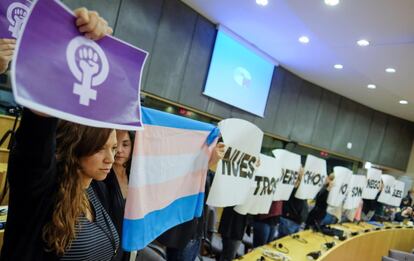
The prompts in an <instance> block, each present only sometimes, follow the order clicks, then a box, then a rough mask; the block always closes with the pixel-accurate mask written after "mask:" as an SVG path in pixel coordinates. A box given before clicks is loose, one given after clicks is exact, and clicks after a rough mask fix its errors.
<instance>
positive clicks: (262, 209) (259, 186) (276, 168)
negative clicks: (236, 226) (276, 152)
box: [234, 154, 282, 215]
mask: <svg viewBox="0 0 414 261" xmlns="http://www.w3.org/2000/svg"><path fill="white" fill-rule="evenodd" d="M281 175H282V173H281V171H280V164H279V162H278V161H277V160H276V159H275V158H274V157H270V156H267V155H264V154H260V166H259V167H258V168H257V171H256V174H255V177H254V179H255V182H254V183H253V186H251V187H250V192H249V197H248V198H247V200H246V202H245V203H244V204H242V205H238V206H236V207H235V208H234V210H235V211H236V212H237V213H239V214H241V215H246V214H252V215H256V214H267V213H269V210H270V206H271V205H272V201H273V194H274V193H275V190H276V182H277V180H278V179H279V178H280V177H281Z"/></svg>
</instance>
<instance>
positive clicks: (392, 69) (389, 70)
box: [385, 67, 396, 73]
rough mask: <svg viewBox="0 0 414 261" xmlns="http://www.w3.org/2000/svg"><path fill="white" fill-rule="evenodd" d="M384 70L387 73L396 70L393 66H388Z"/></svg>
mask: <svg viewBox="0 0 414 261" xmlns="http://www.w3.org/2000/svg"><path fill="white" fill-rule="evenodd" d="M385 71H386V72H387V73H395V72H396V70H395V69H394V68H391V67H389V68H387V69H385Z"/></svg>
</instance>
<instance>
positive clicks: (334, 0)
mask: <svg viewBox="0 0 414 261" xmlns="http://www.w3.org/2000/svg"><path fill="white" fill-rule="evenodd" d="M325 4H326V5H330V6H335V5H337V4H339V0H325Z"/></svg>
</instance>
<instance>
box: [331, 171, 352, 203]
mask: <svg viewBox="0 0 414 261" xmlns="http://www.w3.org/2000/svg"><path fill="white" fill-rule="evenodd" d="M334 173H335V179H334V181H333V186H332V188H331V191H330V192H329V195H328V200H327V203H328V204H329V205H331V206H333V207H339V206H341V205H342V202H343V201H344V199H345V196H346V193H347V192H348V186H349V182H350V181H351V176H352V171H351V170H349V169H347V168H345V167H340V166H337V167H334Z"/></svg>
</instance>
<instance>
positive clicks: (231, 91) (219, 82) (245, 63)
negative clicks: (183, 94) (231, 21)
mask: <svg viewBox="0 0 414 261" xmlns="http://www.w3.org/2000/svg"><path fill="white" fill-rule="evenodd" d="M273 69H274V65H273V63H271V62H270V61H267V60H265V59H264V58H262V57H261V56H259V55H258V54H256V53H255V52H253V51H252V50H250V49H249V48H247V47H245V46H244V45H242V44H241V43H239V42H238V41H236V40H235V39H233V38H231V37H230V36H229V35H227V34H226V33H225V32H223V31H218V33H217V38H216V43H215V46H214V51H213V56H212V58H211V63H210V68H209V72H208V76H207V81H206V85H205V88H204V92H203V94H204V95H207V96H209V97H212V98H214V99H217V100H220V101H222V102H225V103H227V104H230V105H233V106H235V107H237V108H239V109H242V110H244V111H247V112H250V113H253V114H255V115H258V116H261V117H263V114H264V110H265V108H266V101H267V96H268V94H269V89H270V83H271V80H272V75H273Z"/></svg>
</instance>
